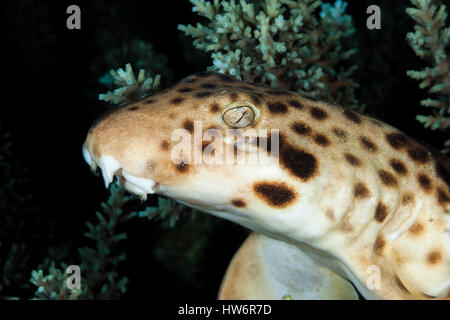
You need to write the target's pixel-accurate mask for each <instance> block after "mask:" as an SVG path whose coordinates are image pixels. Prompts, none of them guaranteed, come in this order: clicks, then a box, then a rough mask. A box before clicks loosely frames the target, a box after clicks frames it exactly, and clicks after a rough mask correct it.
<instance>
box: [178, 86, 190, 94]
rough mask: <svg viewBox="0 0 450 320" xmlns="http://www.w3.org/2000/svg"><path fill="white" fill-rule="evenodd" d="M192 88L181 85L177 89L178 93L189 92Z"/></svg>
mask: <svg viewBox="0 0 450 320" xmlns="http://www.w3.org/2000/svg"><path fill="white" fill-rule="evenodd" d="M192 90H193V89H191V88H188V87H183V88H179V89H178V90H177V91H178V92H180V93H186V92H191V91H192Z"/></svg>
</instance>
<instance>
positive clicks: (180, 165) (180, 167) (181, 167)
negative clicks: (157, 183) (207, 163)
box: [175, 161, 189, 173]
mask: <svg viewBox="0 0 450 320" xmlns="http://www.w3.org/2000/svg"><path fill="white" fill-rule="evenodd" d="M175 168H176V169H177V171H178V172H180V173H186V172H187V171H188V170H189V166H188V165H187V164H186V163H184V161H179V162H178V163H177V164H176V165H175Z"/></svg>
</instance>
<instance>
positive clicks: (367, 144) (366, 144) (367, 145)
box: [359, 136, 378, 152]
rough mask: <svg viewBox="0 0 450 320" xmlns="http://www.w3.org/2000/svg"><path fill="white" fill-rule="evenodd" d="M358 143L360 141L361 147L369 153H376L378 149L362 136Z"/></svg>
mask: <svg viewBox="0 0 450 320" xmlns="http://www.w3.org/2000/svg"><path fill="white" fill-rule="evenodd" d="M359 141H361V145H362V146H363V147H364V148H365V149H366V150H368V151H370V152H376V151H377V150H378V147H377V146H376V144H375V143H373V142H372V141H371V140H370V139H369V138H367V137H364V136H362V137H361V138H360V139H359Z"/></svg>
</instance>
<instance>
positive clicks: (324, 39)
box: [178, 0, 358, 107]
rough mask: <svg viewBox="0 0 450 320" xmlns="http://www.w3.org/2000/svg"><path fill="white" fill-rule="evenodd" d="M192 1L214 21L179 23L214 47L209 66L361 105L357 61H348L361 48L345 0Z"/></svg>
mask: <svg viewBox="0 0 450 320" xmlns="http://www.w3.org/2000/svg"><path fill="white" fill-rule="evenodd" d="M190 1H191V3H192V4H193V5H194V6H193V9H192V10H193V11H194V12H197V13H198V14H199V15H200V16H203V17H205V18H206V19H208V20H209V23H208V24H207V25H202V24H200V23H197V25H196V26H195V27H194V26H192V25H188V26H185V25H179V26H178V28H179V29H180V30H182V31H184V32H185V34H186V35H188V36H191V37H193V38H194V42H193V44H194V46H195V47H196V48H198V49H200V50H203V51H207V52H212V53H211V58H212V60H213V65H212V66H211V67H210V68H209V69H210V70H214V71H218V72H220V73H226V74H229V75H232V76H234V77H236V78H238V79H242V80H246V81H253V82H257V83H262V84H267V85H271V86H273V87H282V88H287V89H290V90H293V91H297V92H300V93H304V94H308V95H311V96H315V97H321V98H323V99H326V100H329V101H334V102H338V103H340V104H343V105H347V106H353V107H356V105H357V101H356V98H355V95H354V88H356V87H357V86H358V85H357V84H356V83H355V82H354V81H353V80H352V79H351V76H352V74H353V72H354V71H355V69H356V66H354V65H351V64H350V63H348V61H347V60H348V59H349V58H350V57H351V56H352V55H353V54H355V52H356V49H355V48H354V47H353V46H352V44H351V43H350V41H349V40H350V38H349V37H350V36H351V35H352V34H353V33H354V31H355V30H354V28H353V24H352V18H351V16H349V15H346V14H345V8H346V6H347V3H346V2H344V1H342V0H337V1H336V2H335V3H334V5H330V4H322V3H321V1H316V0H299V1H292V0H266V1H257V2H255V3H251V2H248V1H246V0H240V1H239V3H236V1H234V0H231V1H221V2H219V0H214V2H209V1H204V0H190ZM319 8H320V12H319V10H318V9H319Z"/></svg>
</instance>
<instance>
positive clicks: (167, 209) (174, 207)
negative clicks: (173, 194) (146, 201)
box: [138, 197, 196, 228]
mask: <svg viewBox="0 0 450 320" xmlns="http://www.w3.org/2000/svg"><path fill="white" fill-rule="evenodd" d="M195 212H196V211H195V210H194V209H191V208H189V207H186V206H185V205H182V204H180V203H177V202H175V201H173V200H171V199H166V198H163V197H159V198H158V206H157V207H150V206H149V207H147V208H145V210H143V211H141V212H139V213H138V215H139V217H141V218H148V219H149V220H150V219H158V220H162V221H163V223H164V224H165V225H166V226H168V227H170V228H172V227H174V226H175V224H176V222H177V221H178V220H179V219H180V217H181V216H182V215H186V214H189V213H190V217H191V218H192V219H194V218H195Z"/></svg>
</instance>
